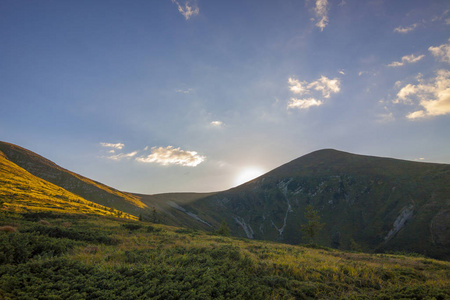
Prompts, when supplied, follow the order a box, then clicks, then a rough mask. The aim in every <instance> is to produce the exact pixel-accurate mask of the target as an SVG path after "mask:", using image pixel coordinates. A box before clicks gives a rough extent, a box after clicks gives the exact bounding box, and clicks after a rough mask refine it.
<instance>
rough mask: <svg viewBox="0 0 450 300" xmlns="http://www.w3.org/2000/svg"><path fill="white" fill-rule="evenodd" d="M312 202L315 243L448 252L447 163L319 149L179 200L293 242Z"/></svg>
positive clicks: (241, 230)
mask: <svg viewBox="0 0 450 300" xmlns="http://www.w3.org/2000/svg"><path fill="white" fill-rule="evenodd" d="M308 205H311V206H312V207H313V208H314V209H315V210H316V211H317V212H318V214H319V216H320V217H321V222H322V223H325V226H324V228H323V229H322V230H321V231H320V232H319V234H318V236H317V240H316V242H317V243H319V244H320V245H324V246H329V247H334V248H340V249H353V250H365V251H374V250H375V251H380V252H384V251H408V252H417V253H423V254H426V255H430V256H432V257H438V258H444V259H450V165H448V164H434V163H423V162H411V161H405V160H398V159H391V158H381V157H372V156H363V155H355V154H350V153H346V152H341V151H336V150H332V149H325V150H319V151H316V152H313V153H310V154H308V155H305V156H302V157H300V158H298V159H296V160H293V161H291V162H289V163H287V164H285V165H282V166H281V167H279V168H276V169H274V170H273V171H271V172H269V173H267V174H264V175H262V176H261V177H259V178H257V179H255V180H252V181H250V182H248V183H245V184H243V185H241V186H238V187H236V188H233V189H230V190H228V191H224V192H220V193H217V194H215V195H212V196H209V197H205V198H202V199H199V200H197V201H194V202H192V203H190V204H188V205H184V206H183V207H184V208H185V209H186V210H187V211H191V212H194V213H196V214H197V215H198V216H199V218H201V219H202V220H204V221H205V222H209V223H210V224H212V225H214V226H216V227H217V226H218V225H219V223H220V221H221V220H226V221H227V223H228V225H229V227H230V229H231V232H232V234H234V235H238V236H242V237H248V238H252V239H264V240H273V241H280V242H284V243H291V244H298V243H300V242H308V240H306V238H305V236H304V235H303V234H302V231H301V226H302V225H303V224H305V223H306V222H307V220H306V218H305V210H306V207H307V206H308Z"/></svg>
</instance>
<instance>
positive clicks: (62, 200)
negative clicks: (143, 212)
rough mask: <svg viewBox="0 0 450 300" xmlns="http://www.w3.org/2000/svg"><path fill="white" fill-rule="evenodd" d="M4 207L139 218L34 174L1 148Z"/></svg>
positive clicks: (0, 194) (0, 185)
mask: <svg viewBox="0 0 450 300" xmlns="http://www.w3.org/2000/svg"><path fill="white" fill-rule="evenodd" d="M0 208H1V209H4V210H8V211H13V212H21V213H23V212H57V213H76V214H90V215H101V216H114V217H121V218H128V219H134V220H136V219H137V218H136V217H135V216H132V215H130V214H127V213H123V212H121V211H118V210H115V209H112V208H110V207H106V206H103V205H99V204H97V203H93V202H91V201H87V200H86V199H83V198H82V197H80V196H78V195H75V194H73V193H71V192H69V191H67V190H65V189H63V188H61V187H59V186H57V185H55V184H53V183H50V182H48V181H45V180H43V179H41V178H39V177H36V176H34V175H33V174H31V173H29V172H28V171H26V170H25V169H23V168H21V167H19V166H18V165H16V164H15V163H13V162H12V161H10V160H8V158H7V157H6V156H5V154H4V153H3V152H1V151H0Z"/></svg>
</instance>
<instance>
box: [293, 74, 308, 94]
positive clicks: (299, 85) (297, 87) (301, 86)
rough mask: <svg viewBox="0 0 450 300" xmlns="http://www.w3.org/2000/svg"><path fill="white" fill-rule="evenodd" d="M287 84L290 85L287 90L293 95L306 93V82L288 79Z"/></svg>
mask: <svg viewBox="0 0 450 300" xmlns="http://www.w3.org/2000/svg"><path fill="white" fill-rule="evenodd" d="M288 83H289V85H290V87H289V89H290V90H291V92H292V93H294V94H299V95H301V94H304V93H307V92H308V88H307V87H306V86H307V85H308V83H307V82H306V81H299V80H298V79H294V78H292V77H289V79H288Z"/></svg>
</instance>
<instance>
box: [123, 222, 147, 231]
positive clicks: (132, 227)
mask: <svg viewBox="0 0 450 300" xmlns="http://www.w3.org/2000/svg"><path fill="white" fill-rule="evenodd" d="M121 226H122V227H124V228H126V229H128V230H130V231H134V230H138V229H141V228H142V227H143V226H142V225H141V224H135V223H125V224H122V225H121Z"/></svg>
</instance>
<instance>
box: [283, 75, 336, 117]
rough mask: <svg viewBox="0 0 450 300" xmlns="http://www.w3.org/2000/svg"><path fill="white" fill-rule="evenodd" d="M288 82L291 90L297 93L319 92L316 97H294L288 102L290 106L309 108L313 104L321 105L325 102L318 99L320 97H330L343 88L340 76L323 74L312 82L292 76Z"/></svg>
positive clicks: (299, 94)
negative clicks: (334, 76) (331, 77)
mask: <svg viewBox="0 0 450 300" xmlns="http://www.w3.org/2000/svg"><path fill="white" fill-rule="evenodd" d="M288 84H289V90H290V91H291V92H292V93H293V94H295V95H298V96H302V95H310V94H312V93H315V94H317V95H315V97H308V98H302V99H299V98H296V97H292V98H291V99H290V101H289V103H288V108H299V109H307V108H309V107H311V106H320V105H322V104H323V100H321V99H318V98H319V97H323V98H326V99H328V98H330V96H331V94H332V93H338V92H339V91H340V89H341V88H340V81H339V79H338V78H334V79H330V78H328V77H326V76H321V77H320V78H319V79H317V80H315V81H312V82H307V81H300V80H298V79H295V78H292V77H290V78H289V79H288ZM317 96H318V97H317Z"/></svg>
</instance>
